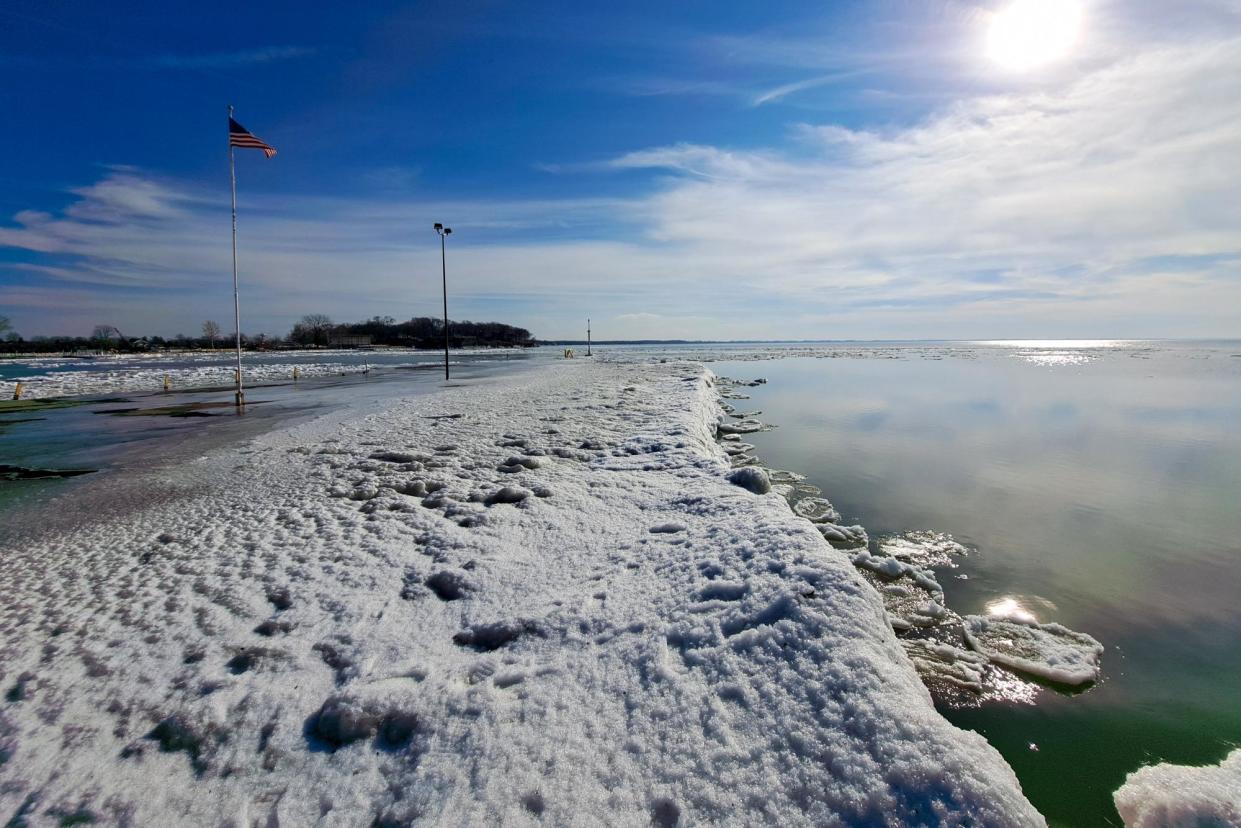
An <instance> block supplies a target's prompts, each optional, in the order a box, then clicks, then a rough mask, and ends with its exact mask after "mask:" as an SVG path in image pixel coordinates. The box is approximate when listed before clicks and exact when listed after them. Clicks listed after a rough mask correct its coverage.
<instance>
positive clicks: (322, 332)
mask: <svg viewBox="0 0 1241 828" xmlns="http://www.w3.org/2000/svg"><path fill="white" fill-rule="evenodd" d="M333 327H335V323H334V322H332V318H331V317H330V316H327V315H326V314H322V313H309V314H306V315H305V316H303V317H302V318H301V319H300V320H299V321H298V323H297V324H296V325H294V326H293V333H292V338H293V339H294V340H295V341H297V342H300V343H301V344H303V345H326V344H327V343H328V334H329V332H330V331H331V330H332V328H333Z"/></svg>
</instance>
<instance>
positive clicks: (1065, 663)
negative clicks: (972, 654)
mask: <svg viewBox="0 0 1241 828" xmlns="http://www.w3.org/2000/svg"><path fill="white" fill-rule="evenodd" d="M964 620H965V640H966V641H967V642H968V643H969V645H970V647H972V648H973V649H974V650H976V651H978V652H980V653H982V654H983V655H985V656H987V658H989V659H991V661H993V662H995V663H996V664H1000V665H1003V666H1005V667H1009V668H1011V669H1013V670H1019V671H1021V672H1023V673H1028V674H1030V675H1032V676H1037V677H1039V678H1043V679H1046V680H1048V681H1053V682H1058V683H1060V684H1069V685H1078V684H1087V683H1089V682H1092V681H1098V680H1099V671H1100V668H1099V659H1100V657H1101V656H1102V655H1103V645H1102V644H1100V643H1099V642H1098V641H1096V640H1095V639H1093V638H1091V637H1090V636H1088V635H1086V634H1085V633H1080V632H1076V631H1074V630H1070V629H1069V628H1068V627H1064V626H1061V625H1060V624H1039V623H1038V622H1036V621H1031V620H1027V619H1022V618H1016V617H1009V618H1002V619H1001V618H994V617H986V616H982V615H967V616H965V619H964Z"/></svg>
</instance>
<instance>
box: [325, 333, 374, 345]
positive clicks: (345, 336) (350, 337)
mask: <svg viewBox="0 0 1241 828" xmlns="http://www.w3.org/2000/svg"><path fill="white" fill-rule="evenodd" d="M327 344H328V345H329V346H330V347H332V348H369V347H370V345H371V335H370V334H350V333H342V334H338V333H334V334H329V335H328V339H327Z"/></svg>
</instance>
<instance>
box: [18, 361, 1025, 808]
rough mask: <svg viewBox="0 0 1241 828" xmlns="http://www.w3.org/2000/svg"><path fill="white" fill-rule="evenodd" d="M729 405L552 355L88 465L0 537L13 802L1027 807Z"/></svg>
mask: <svg viewBox="0 0 1241 828" xmlns="http://www.w3.org/2000/svg"><path fill="white" fill-rule="evenodd" d="M718 412H719V406H718V397H717V393H716V390H715V388H714V387H713V385H712V377H711V375H710V373H709V372H707V371H706V370H705V369H703V368H702V367H701V366H698V365H695V364H690V363H682V364H674V363H668V364H649V365H619V364H601V363H597V362H587V361H584V360H583V361H574V362H566V363H564V364H557V365H551V366H548V367H546V368H543V369H540V370H537V371H532V372H527V373H523V374H522V375H520V376H519V377H508V378H499V379H492V380H487V381H483V382H479V383H476V384H472V385H468V386H464V387H448V388H445V389H443V390H441V391H439V392H437V393H435V394H431V395H423V396H419V397H416V398H410V399H408V400H402V399H400V398H399V397H394V398H393V399H392V400H390V401H387V402H385V403H384V404H382V405H374V404H371V405H369V406H368V407H366V408H365V409H364V410H361V411H359V410H344V411H335V412H333V413H330V414H327V415H325V416H323V417H321V418H319V419H317V420H315V421H313V422H310V423H304V424H301V425H296V426H291V427H286V428H283V429H281V430H277V431H274V432H270V433H268V434H265V435H263V436H261V437H259V438H256V439H253V440H251V441H250V442H248V443H247V444H245V445H243V446H241V447H236V446H234V447H230V448H228V449H220V450H215V451H213V452H212V453H210V454H208V455H207V456H205V457H203V458H201V459H200V460H198V461H196V462H194V463H192V464H189V465H188V466H186V467H183V468H176V469H161V470H157V471H154V472H151V473H150V474H149V475H147V476H146V477H144V478H142V479H129V480H126V481H124V482H123V483H121V484H116V483H111V484H108V485H105V483H104V481H103V480H102V479H101V480H100V481H91V482H89V483H88V484H86V485H87V486H89V487H91V488H90V489H89V491H87V492H86V493H85V494H82V495H79V496H78V497H77V498H76V499H75V500H74V501H73V502H74V503H75V504H85V505H86V506H87V507H88V508H91V509H92V511H93V512H95V513H97V514H93V515H92V516H91V517H90V519H88V520H79V521H76V522H73V521H69V522H66V523H65V525H64V526H62V527H61V528H52V529H48V530H47V531H45V532H42V533H39V534H37V535H35V536H32V537H31V538H29V542H26V543H22V544H20V546H19V547H18V548H12V549H6V550H4V553H3V556H2V557H0V567H3V577H0V689H2V690H3V692H4V694H5V695H4V697H3V701H0V815H9V814H14V815H24V816H25V817H26V818H28V819H29V820H30V821H31V822H32V823H33V824H42V822H45V821H46V822H54V821H55V820H57V819H69V818H78V819H87V818H91V819H94V820H96V821H99V822H103V823H128V824H141V825H160V824H163V825H170V824H192V825H219V824H221V823H222V822H225V823H228V822H230V821H231V824H234V825H238V826H241V825H246V826H249V825H251V824H261V825H274V824H280V825H314V824H323V825H371V824H405V823H408V822H411V821H415V820H418V819H423V820H426V821H427V822H429V823H439V822H445V823H451V824H533V823H538V822H546V823H548V824H621V825H630V824H632V825H647V824H652V823H654V824H656V825H675V824H702V823H708V822H719V823H733V824H758V823H770V824H781V825H797V824H816V825H833V824H877V825H882V824H891V825H901V824H973V825H997V826H999V825H1003V826H1020V825H1041V824H1043V820H1042V818H1041V817H1040V816H1039V815H1038V814H1037V813H1036V812H1035V811H1034V809H1033V808H1032V807H1031V806H1030V804H1029V803H1028V802H1027V801H1026V799H1025V798H1024V796H1023V795H1022V793H1021V790H1020V787H1019V785H1018V783H1017V780H1016V778H1015V776H1014V775H1013V773H1012V771H1011V770H1010V769H1009V767H1008V766H1007V765H1006V764H1005V762H1004V761H1003V759H1002V758H1001V757H1000V755H999V754H998V753H997V752H996V751H995V750H994V749H993V748H991V747H990V746H989V745H988V744H987V743H986V741H985V740H984V739H983V738H982V737H981V736H978V735H977V734H974V733H969V732H964V731H961V730H958V729H956V728H954V727H953V726H952V725H950V724H949V723H948V722H947V721H945V720H944V719H943V718H942V717H941V716H940V715H939V714H938V713H936V711H935V709H934V707H933V706H932V703H931V698H930V696H929V694H928V693H927V691H926V689H925V688H924V687H923V685H922V683H921V681H920V680H919V678H918V675H917V674H916V672H915V670H914V668H913V666H911V663H910V661H909V658H908V657H907V656H906V654H905V651H904V650H903V648H902V647H901V645H900V644H899V643H898V641H897V639H896V637H895V635H894V633H893V632H892V629H891V627H890V626H889V623H888V621H887V620H886V617H885V614H884V606H883V603H882V601H881V600H880V598H879V596H878V594H877V593H876V592H875V590H874V589H872V588H871V587H870V586H869V585H868V584H867V583H866V582H865V581H864V580H863V578H862V577H861V576H860V575H859V574H858V572H857V571H856V569H855V567H854V565H853V563H852V561H851V558H850V556H849V554H848V553H846V552H842V551H837V550H834V549H832V547H831V546H829V545H828V543H827V541H826V540H825V539H824V535H823V534H822V533H821V532H820V531H818V530H817V529H816V528H815V525H814V524H812V523H811V522H810V521H809V520H807V519H805V518H803V517H799V516H798V515H797V514H795V513H794V512H793V511H792V510H791V509H790V508H789V506H788V504H787V503H786V501H785V499H784V498H783V497H781V496H780V495H779V494H778V493H776V492H771V493H766V494H756V493H754V492H753V491H751V490H750V489H748V488H744V487H742V486H740V485H734V483H732V482H730V481H729V474H730V471H731V470H730V465H729V462H728V456H727V455H726V454H725V451H724V449H723V448H721V446H720V445H719V444H717V443H716V441H715V439H714V438H715V434H714V424H715V421H716V418H717V415H718ZM144 491H159V492H160V493H161V495H160V497H159V498H158V500H155V501H152V502H147V501H146V500H145V499H144V498H143V497H142V492H144ZM53 507H55V504H53ZM66 508H67V505H66ZM273 819H274V820H275V821H272V820H273Z"/></svg>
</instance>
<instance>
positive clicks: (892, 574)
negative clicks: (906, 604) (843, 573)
mask: <svg viewBox="0 0 1241 828" xmlns="http://www.w3.org/2000/svg"><path fill="white" fill-rule="evenodd" d="M853 565H854V566H856V567H858V568H859V569H867V570H870V571H871V572H874V573H877V574H879V575H884V576H886V577H888V578H900V577H901V576H904V575H908V576H909V578H910V580H912V581H913V582H914V583H915V584H917V585H918V586H919V587H921V588H922V589H925V590H927V591H928V592H931V593H934V594H935V595H936V596H942V595H943V592H944V589H943V587H941V586H940V585H939V582H938V581H936V580H935V573H933V572H931V570H929V569H922V568H921V567H917V566H914V565H913V564H907V563H905V562H904V561H898V560H897V559H896V558H888V557H885V556H883V555H870V554H867V553H866V552H860V553H858V554H857V555H854V556H853Z"/></svg>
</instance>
